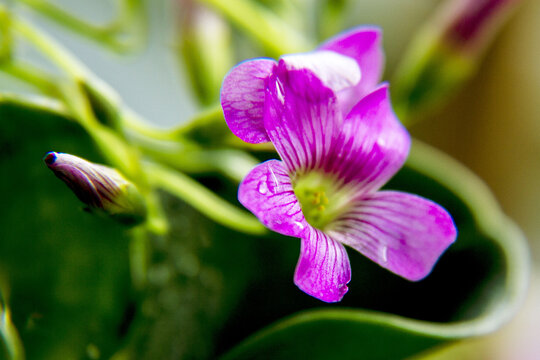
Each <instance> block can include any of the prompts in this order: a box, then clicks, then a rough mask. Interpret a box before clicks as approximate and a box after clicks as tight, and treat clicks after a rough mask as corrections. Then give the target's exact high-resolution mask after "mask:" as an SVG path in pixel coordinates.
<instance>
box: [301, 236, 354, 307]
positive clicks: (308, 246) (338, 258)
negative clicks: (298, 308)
mask: <svg viewBox="0 0 540 360" xmlns="http://www.w3.org/2000/svg"><path fill="white" fill-rule="evenodd" d="M350 280H351V266H350V264H349V257H348V256H347V251H346V250H345V247H344V246H343V245H341V244H340V243H339V242H337V241H335V240H333V239H332V238H331V237H330V236H328V235H326V234H325V233H323V232H322V231H320V230H317V229H315V228H312V227H310V232H309V233H308V236H307V237H305V238H302V243H301V248H300V258H299V259H298V264H297V265H296V272H295V274H294V283H295V284H296V286H298V287H299V288H300V289H301V290H302V291H304V292H305V293H307V294H309V295H311V296H313V297H316V298H317V299H319V300H322V301H326V302H336V301H340V300H341V299H342V298H343V295H345V293H346V292H347V290H348V288H347V283H348V282H349V281H350Z"/></svg>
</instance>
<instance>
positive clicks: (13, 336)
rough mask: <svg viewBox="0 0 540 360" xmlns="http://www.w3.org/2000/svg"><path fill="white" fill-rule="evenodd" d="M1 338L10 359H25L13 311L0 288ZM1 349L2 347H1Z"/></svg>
mask: <svg viewBox="0 0 540 360" xmlns="http://www.w3.org/2000/svg"><path fill="white" fill-rule="evenodd" d="M0 338H1V339H2V340H3V343H4V346H5V349H6V351H7V356H8V359H9V360H23V359H24V358H25V355H24V347H23V344H22V341H21V338H20V337H19V333H18V332H17V328H16V327H15V325H14V324H13V321H12V320H11V312H10V311H9V308H8V307H7V305H6V304H5V299H4V298H3V295H2V293H1V290H0ZM0 350H1V349H0Z"/></svg>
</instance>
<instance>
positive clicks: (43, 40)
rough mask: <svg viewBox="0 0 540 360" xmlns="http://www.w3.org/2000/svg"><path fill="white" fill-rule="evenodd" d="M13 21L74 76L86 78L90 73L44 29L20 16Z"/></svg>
mask: <svg viewBox="0 0 540 360" xmlns="http://www.w3.org/2000/svg"><path fill="white" fill-rule="evenodd" d="M11 21H12V26H13V28H14V29H15V30H17V31H18V32H19V33H20V34H22V35H23V36H24V37H25V38H26V39H27V40H28V41H30V42H31V43H32V44H34V45H35V46H36V47H37V48H38V49H39V50H40V51H42V52H43V53H44V54H45V55H47V57H48V58H49V59H50V60H52V61H53V62H54V63H55V64H56V65H58V66H59V67H60V68H61V69H62V70H64V71H65V72H67V73H68V74H69V75H71V76H72V77H73V78H75V79H84V78H86V77H87V75H88V74H89V73H90V71H89V70H88V69H87V68H86V66H84V65H83V64H82V63H81V62H79V61H78V60H77V59H76V58H75V57H74V56H72V55H71V54H70V53H69V52H68V51H67V50H66V49H64V47H63V46H61V45H60V44H59V43H57V42H56V41H55V40H54V39H53V38H51V37H49V36H47V35H46V33H45V32H44V31H40V30H38V29H36V28H35V27H34V26H33V25H30V24H28V23H27V22H25V21H23V20H21V19H20V18H16V17H12V19H11Z"/></svg>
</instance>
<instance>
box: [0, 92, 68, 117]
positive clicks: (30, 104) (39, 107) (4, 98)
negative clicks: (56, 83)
mask: <svg viewBox="0 0 540 360" xmlns="http://www.w3.org/2000/svg"><path fill="white" fill-rule="evenodd" d="M2 105H10V106H16V107H18V108H24V109H31V110H34V111H36V112H43V113H49V114H51V115H55V116H58V117H63V118H66V119H69V118H70V117H71V115H70V114H69V112H68V111H67V109H66V107H65V106H64V104H63V103H62V102H60V101H58V100H56V99H51V98H47V97H42V96H35V95H34V96H23V95H19V94H6V93H0V107H1V106H2Z"/></svg>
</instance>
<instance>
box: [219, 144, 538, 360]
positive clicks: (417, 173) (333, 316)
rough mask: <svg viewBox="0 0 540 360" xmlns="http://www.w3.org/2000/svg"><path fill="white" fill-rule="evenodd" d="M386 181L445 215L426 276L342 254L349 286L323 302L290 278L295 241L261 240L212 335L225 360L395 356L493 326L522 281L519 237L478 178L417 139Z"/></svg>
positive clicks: (517, 298)
mask: <svg viewBox="0 0 540 360" xmlns="http://www.w3.org/2000/svg"><path fill="white" fill-rule="evenodd" d="M387 187H388V188H392V189H399V190H404V191H408V192H412V193H416V194H420V195H422V196H425V197H427V198H430V199H433V200H435V201H436V202H438V203H440V204H442V205H443V206H444V207H445V208H447V209H448V210H449V212H450V213H451V214H452V215H453V217H454V219H455V222H456V225H457V227H458V231H459V236H458V239H457V242H456V243H455V244H453V245H452V246H451V247H450V249H449V250H448V251H447V252H446V253H445V254H444V255H443V256H442V258H441V259H440V261H439V263H438V264H437V265H436V267H435V269H434V271H433V272H432V274H431V275H430V276H429V277H427V278H426V279H425V280H423V281H420V282H417V283H413V282H408V281H406V280H403V279H401V278H399V277H397V276H395V275H393V274H391V273H389V272H388V271H386V270H384V269H382V268H380V267H378V266H377V265H375V264H374V263H372V262H370V261H369V260H367V259H365V258H363V257H362V256H361V255H359V254H357V253H355V252H354V251H349V256H350V259H351V266H352V270H353V278H352V281H351V283H350V284H349V292H348V293H347V295H345V298H344V300H343V301H342V302H341V303H340V304H337V305H325V304H322V303H321V302H318V301H316V300H314V299H311V298H310V297H309V296H307V295H305V294H303V293H301V292H300V291H299V290H298V289H296V288H295V287H294V285H292V276H293V271H294V265H295V261H296V257H297V256H298V247H299V244H298V241H297V240H295V239H291V238H279V237H278V236H275V239H274V240H273V241H272V243H271V244H269V243H268V242H269V240H266V239H265V240H264V241H262V243H261V249H260V255H261V256H260V257H259V266H258V268H256V269H251V270H250V271H254V272H257V273H258V275H259V278H258V280H257V282H255V283H253V284H252V287H251V288H250V289H251V290H250V291H248V292H246V293H245V294H244V296H243V299H244V301H243V302H242V303H241V304H240V305H239V306H238V308H237V310H236V312H235V313H233V314H232V316H231V317H230V320H229V323H228V324H227V326H226V327H225V328H224V329H223V331H222V332H221V335H220V337H219V343H218V346H219V348H218V349H220V350H221V351H225V355H224V356H223V358H224V359H255V358H257V359H260V358H263V359H294V358H306V359H330V358H339V359H401V358H404V357H407V356H411V355H414V354H418V353H419V352H421V351H424V350H426V349H429V348H431V347H433V346H436V345H438V344H442V343H443V342H447V341H452V340H457V339H462V338H466V337H470V336H477V335H483V334H486V333H489V332H491V331H494V330H496V329H497V328H498V327H500V326H501V325H502V324H503V323H505V322H506V321H507V320H508V319H509V318H510V317H511V316H512V315H513V314H514V313H515V311H516V309H517V307H518V306H519V304H520V303H521V301H522V299H523V296H524V293H525V291H526V287H527V281H528V271H529V269H528V267H529V258H528V253H527V248H526V244H525V241H524V238H523V236H522V234H521V232H520V231H519V229H517V228H516V227H515V225H514V224H513V223H512V222H511V221H510V220H509V219H508V218H507V217H506V216H505V215H504V214H503V213H502V212H501V210H500V209H499V207H498V205H497V203H496V202H495V201H494V199H493V197H492V195H491V194H490V193H489V191H488V190H487V189H486V187H485V185H484V184H483V183H482V182H481V181H480V180H479V179H478V178H476V177H475V176H474V175H473V174H471V173H470V172H469V171H468V170H466V169H465V168H464V167H463V166H461V165H460V164H458V163H457V162H455V161H453V160H452V159H450V158H448V157H447V156H445V155H444V154H441V153H439V152H437V151H436V150H435V149H432V148H430V147H428V146H426V145H423V144H420V143H418V142H416V143H415V144H414V146H413V149H412V152H411V155H410V158H409V160H408V162H407V164H406V166H405V167H404V168H403V169H402V170H401V171H400V172H399V174H398V175H397V176H396V177H395V178H394V179H393V180H392V181H391V182H390V183H389V184H388V186H387ZM261 329H262V330H261ZM257 330H259V331H258V332H256V333H255V334H254V335H250V334H252V333H253V332H255V331H257ZM246 337H247V339H246ZM242 339H244V340H243V341H242V342H240V344H239V345H237V346H236V347H234V348H233V349H232V350H230V347H231V345H233V344H235V343H238V342H239V341H240V340H242ZM227 350H229V351H228V352H227Z"/></svg>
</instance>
